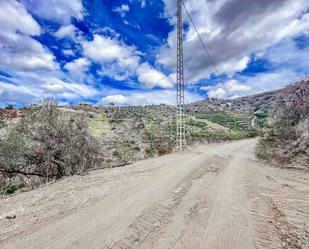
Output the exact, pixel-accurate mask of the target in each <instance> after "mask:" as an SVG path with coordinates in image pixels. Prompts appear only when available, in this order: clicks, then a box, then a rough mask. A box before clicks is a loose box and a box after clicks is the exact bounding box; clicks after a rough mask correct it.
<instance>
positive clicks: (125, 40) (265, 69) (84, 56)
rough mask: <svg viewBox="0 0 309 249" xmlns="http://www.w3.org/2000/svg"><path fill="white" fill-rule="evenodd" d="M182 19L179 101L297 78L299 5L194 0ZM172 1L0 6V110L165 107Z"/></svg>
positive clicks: (303, 39)
mask: <svg viewBox="0 0 309 249" xmlns="http://www.w3.org/2000/svg"><path fill="white" fill-rule="evenodd" d="M185 4H186V6H187V9H188V10H189V12H190V13H191V15H192V18H193V20H194V22H195V24H196V26H197V28H198V30H199V32H200V33H201V37H202V39H203V40H204V41H205V43H206V44H207V46H208V48H209V51H210V53H211V55H212V57H213V59H214V61H215V63H216V65H217V67H218V70H219V72H220V74H221V77H222V79H223V81H224V84H225V87H226V88H227V89H228V93H227V92H226V91H225V90H224V88H223V86H222V85H221V84H220V83H219V81H218V79H217V77H216V75H215V74H214V70H213V68H212V66H211V64H210V61H209V58H208V57H207V56H206V54H205V53H204V52H203V50H202V47H201V44H200V41H199V40H198V37H197V36H196V33H195V31H194V29H193V27H192V26H191V24H190V23H189V21H188V18H187V16H186V15H185V13H184V14H183V15H184V26H185V31H184V57H185V82H186V101H187V102H192V101H197V100H201V99H205V98H207V97H217V98H233V97H237V96H244V95H247V94H253V93H257V92H261V91H267V90H272V89H277V88H280V87H283V86H285V85H287V84H288V83H291V82H293V81H295V80H297V79H298V78H300V77H304V76H305V75H307V74H308V73H309V72H308V66H309V11H308V10H309V2H308V1H307V0H257V1H255V2H254V3H252V2H251V1H247V0H217V1H213V0H195V1H185ZM175 11H176V1H175V0H156V1H155V0H109V1H108V0H70V1H68V0H18V1H17V0H0V106H5V105H7V104H14V105H16V106H23V105H27V104H31V103H35V102H38V101H40V100H42V99H43V98H47V97H54V98H56V99H57V100H58V101H59V103H61V104H75V103H78V102H80V101H87V102H91V103H96V104H102V105H108V104H109V103H111V102H113V103H115V104H118V105H144V104H152V103H154V104H160V103H166V104H174V103H175V99H176V98H175V68H176V61H175V58H176V33H175V32H176V31H175Z"/></svg>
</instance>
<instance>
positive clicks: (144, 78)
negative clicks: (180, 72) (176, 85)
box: [137, 63, 173, 88]
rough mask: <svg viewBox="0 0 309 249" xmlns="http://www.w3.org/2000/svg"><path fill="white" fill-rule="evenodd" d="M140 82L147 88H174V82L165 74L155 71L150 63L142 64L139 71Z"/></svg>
mask: <svg viewBox="0 0 309 249" xmlns="http://www.w3.org/2000/svg"><path fill="white" fill-rule="evenodd" d="M137 73H138V80H139V82H141V83H143V84H144V85H145V86H146V87H147V88H153V87H155V86H159V87H162V88H169V87H173V81H172V80H171V79H170V78H169V77H167V76H166V75H165V74H163V73H161V72H160V71H158V70H155V69H154V68H153V67H151V66H150V65H149V64H148V63H143V64H141V65H140V66H139V67H138V69H137Z"/></svg>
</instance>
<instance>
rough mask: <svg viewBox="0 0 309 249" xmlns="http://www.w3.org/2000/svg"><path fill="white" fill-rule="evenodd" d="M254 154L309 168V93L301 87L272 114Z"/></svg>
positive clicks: (293, 165)
mask: <svg viewBox="0 0 309 249" xmlns="http://www.w3.org/2000/svg"><path fill="white" fill-rule="evenodd" d="M271 117H272V118H270V119H269V124H268V129H267V131H266V132H265V135H264V136H263V137H262V138H261V139H260V140H259V143H258V145H257V148H256V154H257V156H258V157H259V158H261V159H264V160H267V161H271V162H273V163H275V164H277V165H279V166H281V167H292V168H294V167H298V168H304V169H307V170H308V169H309V92H308V90H307V89H300V90H299V91H297V92H295V93H294V94H293V95H292V96H291V100H290V101H288V102H282V103H281V104H280V106H279V109H278V110H277V111H275V112H274V113H273V115H271Z"/></svg>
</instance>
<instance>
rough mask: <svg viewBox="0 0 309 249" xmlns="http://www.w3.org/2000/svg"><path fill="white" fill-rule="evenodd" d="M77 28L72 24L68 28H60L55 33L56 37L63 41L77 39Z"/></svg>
mask: <svg viewBox="0 0 309 249" xmlns="http://www.w3.org/2000/svg"><path fill="white" fill-rule="evenodd" d="M76 30H77V29H76V27H75V26H74V25H72V24H70V25H67V26H62V27H60V28H59V29H58V30H57V31H56V32H55V33H54V35H55V36H56V37H57V38H58V39H62V38H64V37H71V38H74V37H75V31H76Z"/></svg>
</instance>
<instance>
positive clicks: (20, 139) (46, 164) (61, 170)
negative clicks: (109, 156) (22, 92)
mask: <svg viewBox="0 0 309 249" xmlns="http://www.w3.org/2000/svg"><path fill="white" fill-rule="evenodd" d="M97 154H98V145H97V143H96V141H95V140H94V138H92V137H91V136H90V135H89V133H88V127H87V117H86V116H84V115H81V114H73V113H69V112H65V111H61V110H59V108H58V107H57V103H56V102H55V101H54V100H53V99H47V100H45V101H44V102H43V103H42V104H41V105H40V106H33V107H29V108H27V109H26V110H25V114H24V116H23V117H22V118H21V119H20V121H19V123H18V124H17V125H16V126H15V127H14V128H12V130H11V131H10V132H9V134H8V135H7V137H6V138H4V139H2V140H0V172H2V174H4V175H6V176H9V177H13V176H16V175H23V176H26V177H31V176H38V177H40V178H43V179H45V180H49V179H60V178H61V177H63V176H67V175H73V174H80V173H83V172H85V171H86V170H87V169H89V168H91V167H93V165H94V164H95V163H96V162H97Z"/></svg>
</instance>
